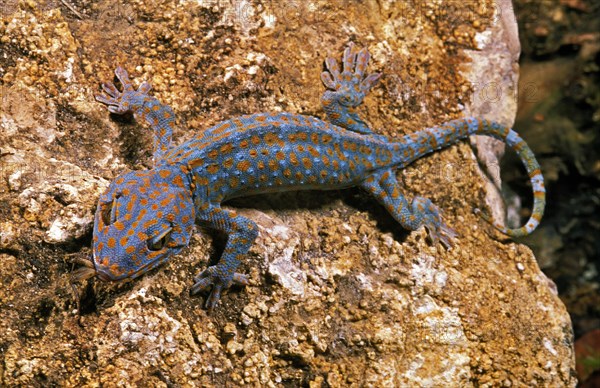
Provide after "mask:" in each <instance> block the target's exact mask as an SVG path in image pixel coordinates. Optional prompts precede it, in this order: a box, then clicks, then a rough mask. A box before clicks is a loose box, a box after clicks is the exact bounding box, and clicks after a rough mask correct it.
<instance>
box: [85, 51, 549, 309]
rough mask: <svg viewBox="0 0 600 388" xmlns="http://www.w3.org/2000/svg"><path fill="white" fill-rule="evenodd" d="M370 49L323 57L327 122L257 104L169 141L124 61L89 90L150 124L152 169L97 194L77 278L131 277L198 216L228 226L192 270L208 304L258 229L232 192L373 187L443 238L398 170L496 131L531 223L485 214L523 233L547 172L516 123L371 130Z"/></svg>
mask: <svg viewBox="0 0 600 388" xmlns="http://www.w3.org/2000/svg"><path fill="white" fill-rule="evenodd" d="M369 58H370V55H369V52H368V51H367V50H366V49H362V50H358V49H357V48H356V47H355V46H354V45H353V44H350V45H349V47H347V48H346V50H345V51H344V54H343V60H342V67H341V69H340V66H339V65H338V62H337V61H336V60H335V59H333V58H328V59H327V60H326V61H325V66H326V71H324V72H323V73H322V74H321V79H322V81H323V83H324V85H325V86H326V88H327V90H326V91H325V93H324V94H323V97H322V105H323V108H324V111H325V113H326V116H327V121H323V120H319V119H318V118H315V117H310V116H303V115H299V114H294V113H257V114H253V115H247V116H240V117H235V118H232V119H229V120H226V121H223V122H221V123H219V124H217V125H215V126H213V127H211V128H209V129H207V130H205V131H202V132H199V133H198V134H196V135H195V136H194V137H192V138H191V139H190V140H188V141H187V142H185V143H183V144H181V145H179V146H175V145H173V144H171V135H172V133H173V125H174V123H175V114H174V112H173V110H172V109H171V108H170V107H168V106H166V105H163V104H161V103H160V101H158V100H157V99H156V98H154V97H152V96H150V95H148V92H149V91H150V84H148V83H147V82H144V83H142V84H141V85H140V86H139V88H138V89H137V90H135V89H134V87H133V86H132V83H131V81H130V80H129V77H128V75H127V72H126V71H125V70H124V69H123V68H121V67H117V69H116V71H115V74H116V76H117V78H118V80H119V81H120V83H121V86H122V91H119V89H117V87H116V86H115V85H114V84H112V83H104V84H103V85H102V88H103V90H104V92H105V94H102V95H98V96H96V99H97V100H98V101H100V102H101V103H103V104H106V105H107V106H108V110H109V111H110V112H112V113H116V114H125V113H128V112H133V114H134V116H135V117H136V118H137V119H142V120H143V121H146V122H147V123H148V124H149V125H150V127H151V128H152V131H153V133H154V155H153V161H154V168H153V169H152V170H149V171H131V172H128V173H125V174H123V175H121V176H119V177H117V178H116V179H115V180H114V181H113V182H112V183H111V184H110V186H109V187H108V189H107V191H106V192H105V193H104V194H102V195H101V197H100V200H99V203H98V207H97V210H96V215H95V220H94V221H95V223H94V232H93V242H92V244H93V258H92V262H88V263H87V264H86V265H87V268H85V267H84V268H81V269H80V270H79V271H78V273H77V274H76V277H77V278H78V279H80V280H81V279H85V278H89V277H92V276H97V277H98V278H100V279H101V280H106V281H108V280H110V281H119V280H123V279H129V278H135V277H138V276H140V275H142V274H144V273H146V272H148V271H149V270H151V269H153V268H155V267H157V266H158V265H160V264H161V263H164V262H165V261H166V260H168V259H169V258H170V257H171V256H173V255H175V254H176V253H178V252H179V251H181V250H182V249H183V248H184V247H186V246H187V245H188V243H189V241H190V236H191V234H192V231H193V226H194V224H195V223H198V224H200V225H204V226H207V227H209V228H212V229H216V230H220V231H222V232H224V233H225V234H226V235H227V241H226V243H225V248H224V251H223V254H222V256H221V258H220V260H219V261H218V263H217V264H216V265H213V266H209V267H208V268H206V269H205V270H204V271H202V272H200V274H198V275H197V276H196V277H195V278H194V281H195V284H194V285H193V286H192V289H191V292H192V294H195V293H198V292H203V291H209V290H210V294H209V296H208V299H207V301H206V307H207V308H208V309H212V308H213V307H214V306H215V305H216V304H217V302H218V301H219V298H220V296H221V292H222V291H223V290H224V289H226V288H228V287H230V286H231V285H234V284H238V285H247V284H248V283H249V281H248V277H247V276H246V275H244V274H241V273H238V272H236V270H237V268H238V266H239V265H240V262H241V260H242V258H243V257H244V255H245V254H246V253H247V252H248V250H249V248H250V246H251V244H252V243H253V242H254V240H255V239H256V237H257V234H258V228H257V226H256V224H255V223H254V222H253V221H251V220H250V219H248V218H246V217H243V216H241V215H239V214H237V213H236V212H235V211H234V210H229V209H224V208H222V207H221V203H222V202H224V201H227V200H229V199H231V198H235V197H240V196H246V195H253V194H258V193H266V192H278V191H284V190H305V189H309V190H329V189H339V188H344V187H349V186H359V187H362V188H363V189H365V190H366V191H367V192H368V193H370V194H371V195H372V196H374V197H375V198H376V199H377V200H378V201H379V202H380V203H381V204H382V205H383V206H384V207H385V209H387V211H388V212H389V213H390V214H391V215H392V217H393V218H394V219H395V220H396V221H397V222H398V223H400V225H402V227H404V228H406V229H409V230H416V229H418V228H420V227H421V226H424V227H425V228H426V230H427V232H428V234H429V236H430V239H431V241H432V242H433V243H434V244H435V243H438V242H439V243H441V244H443V245H444V246H446V247H448V246H450V244H451V242H452V239H453V238H454V237H455V235H456V234H455V232H454V231H453V230H452V229H451V228H449V227H448V226H447V225H446V224H445V223H444V222H443V220H442V217H441V214H440V210H439V209H438V207H437V206H435V205H434V204H433V203H432V202H431V201H430V200H429V199H427V198H423V197H414V198H413V199H412V200H411V199H408V198H407V197H406V196H405V195H404V194H403V193H402V190H401V186H400V184H399V183H398V181H397V178H396V175H395V170H397V169H401V168H404V167H406V166H407V165H409V164H410V163H412V162H413V161H414V160H416V159H418V158H420V157H422V156H423V155H425V154H428V153H430V152H433V151H435V150H438V149H440V148H443V147H446V146H449V145H451V144H453V143H455V142H457V141H458V140H461V139H465V138H467V137H468V136H469V135H474V134H478V135H487V136H491V137H494V138H496V139H499V140H502V141H504V142H505V143H506V144H508V145H509V146H510V147H511V148H512V149H514V150H515V151H516V152H517V153H518V155H519V156H520V158H521V160H522V162H523V164H524V165H525V168H526V170H527V173H528V174H529V178H530V180H531V183H532V186H533V195H534V201H533V211H532V214H531V217H530V218H529V220H528V221H527V223H526V224H525V225H524V226H522V227H520V228H517V229H508V228H505V227H504V226H502V225H501V224H499V223H495V222H493V221H491V220H490V219H489V217H487V216H485V215H483V214H482V216H483V218H484V219H485V220H486V221H488V222H490V223H491V224H492V225H493V226H494V227H495V228H496V229H498V230H499V231H501V232H502V233H504V234H506V235H509V236H512V237H519V236H525V235H527V234H529V233H531V232H532V231H533V230H534V229H535V228H536V226H537V225H538V223H539V222H540V219H541V218H542V214H543V212H544V205H545V190H544V181H543V177H542V174H541V172H540V168H539V165H538V163H537V161H536V160H535V157H534V155H533V153H532V151H531V149H530V148H529V147H528V146H527V144H526V143H525V142H524V141H523V140H522V139H521V138H520V137H519V135H518V134H517V133H516V132H514V131H513V130H511V129H509V128H506V127H504V126H502V125H500V124H497V123H494V122H490V121H486V120H482V119H476V118H463V119H458V120H453V121H449V122H447V123H445V124H442V125H440V126H436V127H431V128H426V129H423V130H421V131H418V132H416V133H412V134H409V135H406V136H404V137H402V138H401V139H400V141H398V142H391V141H389V140H388V139H386V138H385V137H384V136H382V135H376V134H374V133H373V132H372V131H371V129H370V128H369V127H368V126H367V125H366V124H365V122H364V121H362V120H361V119H360V117H359V116H358V114H357V112H356V108H357V107H358V106H359V105H360V104H361V103H362V101H363V99H364V97H365V95H366V94H367V92H368V91H369V90H370V89H371V88H372V87H373V85H375V84H376V83H377V81H378V80H379V77H380V75H381V74H370V75H367V74H366V73H365V72H366V69H367V64H368V62H369Z"/></svg>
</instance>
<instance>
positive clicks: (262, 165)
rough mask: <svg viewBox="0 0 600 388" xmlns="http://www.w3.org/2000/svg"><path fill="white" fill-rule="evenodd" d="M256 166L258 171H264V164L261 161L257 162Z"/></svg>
mask: <svg viewBox="0 0 600 388" xmlns="http://www.w3.org/2000/svg"><path fill="white" fill-rule="evenodd" d="M256 166H257V167H258V168H259V170H262V169H264V168H265V162H263V161H262V160H261V161H259V162H258V163H257V165H256Z"/></svg>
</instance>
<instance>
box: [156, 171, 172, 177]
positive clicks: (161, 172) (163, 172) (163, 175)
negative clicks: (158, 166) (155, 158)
mask: <svg viewBox="0 0 600 388" xmlns="http://www.w3.org/2000/svg"><path fill="white" fill-rule="evenodd" d="M158 175H160V177H161V178H167V177H168V176H169V175H171V171H169V170H160V171H159V172H158Z"/></svg>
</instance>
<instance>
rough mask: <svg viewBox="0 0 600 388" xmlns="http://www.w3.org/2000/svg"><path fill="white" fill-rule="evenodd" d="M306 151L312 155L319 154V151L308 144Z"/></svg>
mask: <svg viewBox="0 0 600 388" xmlns="http://www.w3.org/2000/svg"><path fill="white" fill-rule="evenodd" d="M308 152H310V154H311V155H312V156H314V157H317V156H319V151H317V150H316V149H315V148H314V147H313V146H308Z"/></svg>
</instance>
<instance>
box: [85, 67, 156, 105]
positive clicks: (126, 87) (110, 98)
mask: <svg viewBox="0 0 600 388" xmlns="http://www.w3.org/2000/svg"><path fill="white" fill-rule="evenodd" d="M115 75H116V76H117V79H118V80H119V82H120V83H121V86H122V88H123V91H122V92H121V91H119V89H118V88H117V87H116V86H115V84H114V83H112V82H104V83H103V84H102V90H103V91H104V93H103V94H98V95H95V96H94V97H95V98H96V101H98V102H101V103H103V104H106V105H107V106H108V110H109V111H110V112H111V113H115V114H125V113H127V112H129V111H131V108H132V106H131V103H130V101H129V100H130V99H131V97H132V95H145V94H146V93H148V92H149V91H150V89H152V87H151V86H150V84H149V83H148V82H142V84H141V85H140V87H139V88H138V90H137V91H136V90H135V88H134V87H133V84H132V83H131V81H130V80H129V75H128V74H127V71H126V70H125V69H124V68H122V67H121V66H118V67H117V68H116V70H115Z"/></svg>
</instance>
